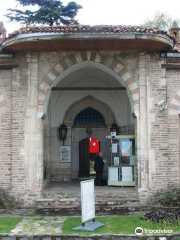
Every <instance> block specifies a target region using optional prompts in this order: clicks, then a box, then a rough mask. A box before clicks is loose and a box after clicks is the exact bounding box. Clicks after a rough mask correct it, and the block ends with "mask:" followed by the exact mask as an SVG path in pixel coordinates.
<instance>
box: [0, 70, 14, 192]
mask: <svg viewBox="0 0 180 240" xmlns="http://www.w3.org/2000/svg"><path fill="white" fill-rule="evenodd" d="M11 78H12V72H11V70H8V71H3V70H1V71H0V166H1V167H0V187H3V188H6V189H10V188H11V178H12V176H11V168H12V166H11V164H12V162H11V159H12V154H11V149H12V141H11V121H12V116H11V99H12V92H11Z"/></svg>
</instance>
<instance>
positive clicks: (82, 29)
mask: <svg viewBox="0 0 180 240" xmlns="http://www.w3.org/2000/svg"><path fill="white" fill-rule="evenodd" d="M28 33H64V34H67V33H69V34H78V33H79V34H116V33H117V34H118V33H146V34H148V33H151V34H152V33H154V34H163V35H167V36H168V37H170V36H169V35H168V34H167V32H165V31H160V30H157V29H156V28H146V27H139V26H119V25H114V26H109V25H108V26H106V25H97V26H89V25H69V26H34V27H23V28H21V29H19V30H18V31H15V32H13V33H12V34H10V35H9V37H8V38H12V37H15V36H17V35H19V34H28ZM170 38H171V37H170Z"/></svg>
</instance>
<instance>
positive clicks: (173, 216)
mask: <svg viewBox="0 0 180 240" xmlns="http://www.w3.org/2000/svg"><path fill="white" fill-rule="evenodd" d="M141 219H142V220H145V221H148V220H149V221H152V222H154V223H163V224H169V225H179V223H180V211H175V210H172V211H171V210H169V211H151V212H148V213H146V214H145V215H144V216H143V217H142V218H141Z"/></svg>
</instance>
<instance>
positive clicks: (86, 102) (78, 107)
mask: <svg viewBox="0 0 180 240" xmlns="http://www.w3.org/2000/svg"><path fill="white" fill-rule="evenodd" d="M87 107H91V108H94V109H95V110H97V111H98V112H100V113H101V114H102V115H103V117H104V119H105V124H106V126H110V125H111V124H112V123H113V122H114V115H113V113H112V111H111V109H110V108H109V106H107V105H106V104H105V103H103V102H101V101H100V100H98V99H96V98H94V97H92V96H87V97H85V98H83V99H81V100H80V101H78V102H76V103H74V104H73V105H72V106H71V107H70V108H69V109H68V110H67V112H66V114H65V117H64V122H65V123H66V125H68V126H72V125H73V123H74V119H75V117H76V116H77V114H78V113H80V112H81V111H83V110H84V109H86V108H87Z"/></svg>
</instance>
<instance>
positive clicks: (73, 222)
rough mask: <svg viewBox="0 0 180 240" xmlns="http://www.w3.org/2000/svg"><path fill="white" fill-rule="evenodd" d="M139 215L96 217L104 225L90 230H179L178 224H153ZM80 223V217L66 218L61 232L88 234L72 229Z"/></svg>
mask: <svg viewBox="0 0 180 240" xmlns="http://www.w3.org/2000/svg"><path fill="white" fill-rule="evenodd" d="M140 218H141V216H106V217H97V218H96V221H98V222H101V223H104V224H105V226H103V227H101V228H98V229H96V230H95V231H93V232H91V233H93V234H102V233H110V234H135V229H136V228H137V227H141V228H143V229H149V230H150V229H151V230H159V229H161V230H164V229H166V230H173V233H175V232H176V233H177V232H180V226H170V225H169V226H168V225H165V224H154V223H152V222H150V221H143V220H141V219H140ZM80 225H81V218H80V217H71V218H67V219H66V221H65V222H64V224H63V227H62V232H63V233H64V234H73V233H76V234H90V232H83V231H73V230H72V229H73V228H74V227H78V226H80Z"/></svg>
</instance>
